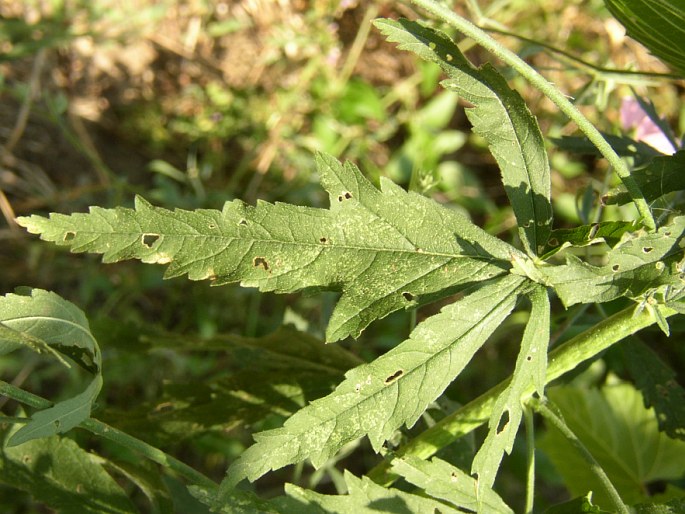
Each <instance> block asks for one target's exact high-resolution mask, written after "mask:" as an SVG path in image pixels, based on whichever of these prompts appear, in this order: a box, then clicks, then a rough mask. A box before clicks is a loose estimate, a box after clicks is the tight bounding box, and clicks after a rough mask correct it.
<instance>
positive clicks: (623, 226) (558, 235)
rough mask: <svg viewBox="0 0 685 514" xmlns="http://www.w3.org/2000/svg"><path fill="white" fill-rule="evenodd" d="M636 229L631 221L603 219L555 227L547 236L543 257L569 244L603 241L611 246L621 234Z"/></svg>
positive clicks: (581, 244)
mask: <svg viewBox="0 0 685 514" xmlns="http://www.w3.org/2000/svg"><path fill="white" fill-rule="evenodd" d="M636 229H637V225H636V224H635V223H634V222H632V221H603V222H601V223H591V224H590V225H580V226H578V227H575V228H559V229H555V230H552V233H551V234H550V236H549V239H548V241H547V246H546V247H545V251H544V257H543V258H549V257H551V256H552V255H554V254H555V253H557V252H559V251H560V250H562V249H564V248H568V247H569V246H575V247H582V246H588V245H592V244H596V243H601V242H604V243H606V244H608V245H609V246H611V247H613V246H616V244H617V243H618V242H619V241H620V240H621V237H622V236H623V234H625V233H626V232H633V231H635V230H636Z"/></svg>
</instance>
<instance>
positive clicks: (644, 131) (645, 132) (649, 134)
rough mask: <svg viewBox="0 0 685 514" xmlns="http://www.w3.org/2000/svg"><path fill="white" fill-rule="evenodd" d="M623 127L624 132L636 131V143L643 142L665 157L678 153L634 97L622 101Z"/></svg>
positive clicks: (624, 98) (626, 97)
mask: <svg viewBox="0 0 685 514" xmlns="http://www.w3.org/2000/svg"><path fill="white" fill-rule="evenodd" d="M621 126H622V127H623V129H624V130H630V129H635V140H636V141H642V142H644V143H646V144H648V145H649V146H651V147H652V148H654V149H655V150H658V151H659V152H660V153H662V154H664V155H672V154H674V153H676V151H677V148H675V147H674V146H673V143H671V141H670V140H669V139H668V137H666V135H665V134H664V133H663V132H662V130H661V129H660V128H659V127H658V126H657V124H656V123H654V122H653V121H652V120H651V118H650V117H649V115H648V114H647V113H646V112H645V111H644V109H642V107H641V106H640V103H639V102H638V101H637V100H636V99H635V98H634V97H632V96H625V97H623V99H622V101H621Z"/></svg>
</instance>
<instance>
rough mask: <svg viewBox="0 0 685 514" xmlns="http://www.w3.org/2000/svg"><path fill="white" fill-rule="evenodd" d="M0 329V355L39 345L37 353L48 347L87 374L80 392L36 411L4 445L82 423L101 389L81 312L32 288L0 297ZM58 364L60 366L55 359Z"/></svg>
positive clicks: (97, 353) (96, 358) (95, 351)
mask: <svg viewBox="0 0 685 514" xmlns="http://www.w3.org/2000/svg"><path fill="white" fill-rule="evenodd" d="M0 327H2V330H0V348H1V349H2V350H3V351H5V352H6V351H11V350H14V349H17V348H18V347H19V346H21V345H20V344H19V343H18V341H19V342H21V341H26V342H28V343H27V345H28V346H29V347H31V348H33V349H36V347H35V344H38V343H36V342H40V344H39V346H38V347H37V348H45V347H49V348H50V349H51V350H52V351H53V352H60V353H61V354H63V355H66V356H68V357H71V358H72V359H73V360H74V361H75V362H76V363H77V364H78V365H80V366H81V367H83V368H84V369H86V370H87V371H89V372H90V373H92V374H93V378H92V380H91V382H90V383H89V384H88V386H87V387H86V389H85V390H84V391H83V392H82V393H79V394H78V395H76V396H74V397H72V398H69V399H67V400H64V401H61V402H58V403H56V404H55V405H54V406H52V407H50V408H48V409H45V410H42V411H38V412H36V413H35V414H34V415H33V416H32V417H31V421H30V422H29V423H27V424H26V425H24V426H23V427H21V428H20V429H19V430H18V431H17V432H16V433H15V434H14V435H13V436H12V437H11V439H10V440H9V442H8V445H9V446H16V445H18V444H22V443H25V442H26V441H30V440H32V439H37V438H40V437H48V436H51V435H54V434H59V433H62V432H66V431H67V430H70V429H71V428H73V427H75V426H76V425H78V424H79V423H81V421H83V420H85V419H87V418H88V417H89V416H90V410H91V407H92V405H93V402H94V401H95V399H96V398H97V395H98V393H99V392H100V389H101V387H102V375H101V374H100V373H101V372H100V367H101V363H102V361H101V356H100V350H99V348H98V346H97V342H96V341H95V339H94V338H93V335H92V334H91V332H90V328H89V326H88V320H87V319H86V317H85V315H84V314H83V312H82V311H81V310H80V309H78V308H77V307H76V306H75V305H73V304H71V303H69V302H67V301H66V300H64V299H62V298H60V297H59V296H57V295H56V294H54V293H50V292H48V291H43V290H40V289H33V290H32V291H31V294H30V296H23V295H17V294H8V295H5V296H2V297H0ZM17 334H20V336H17ZM8 336H10V338H9V339H8ZM29 343H30V344H29ZM60 361H61V362H63V363H64V362H66V361H64V359H61V358H60Z"/></svg>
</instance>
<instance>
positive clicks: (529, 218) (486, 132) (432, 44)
mask: <svg viewBox="0 0 685 514" xmlns="http://www.w3.org/2000/svg"><path fill="white" fill-rule="evenodd" d="M376 26H377V27H378V28H379V29H380V30H381V32H383V34H384V35H385V36H386V37H387V38H388V40H389V41H391V42H394V43H398V46H399V48H401V49H403V50H409V51H411V52H414V53H415V54H417V55H418V56H419V57H421V58H422V59H424V60H427V61H431V62H435V63H437V64H438V65H440V67H441V68H442V70H443V71H444V72H445V73H446V74H447V76H448V79H447V80H445V81H443V82H442V85H443V86H444V87H445V88H446V89H448V90H450V91H455V92H456V93H458V94H459V95H460V96H461V97H462V98H464V99H465V100H467V101H469V102H471V104H473V107H470V108H467V109H466V114H467V116H468V118H469V120H470V121H471V123H472V124H473V129H474V131H475V132H476V133H478V134H480V135H481V136H483V137H484V138H485V140H486V141H487V142H488V145H489V147H490V151H491V152H492V155H493V156H494V157H495V160H496V161H497V164H498V165H499V167H500V171H501V174H502V182H503V183H504V188H505V190H506V192H507V195H508V196H509V201H510V203H511V205H512V208H513V210H514V214H515V215H516V219H517V221H518V225H519V234H520V236H521V240H522V242H523V244H524V246H525V247H526V249H527V251H528V253H529V254H530V255H538V254H539V253H541V252H542V250H543V248H544V245H545V244H546V242H547V239H548V237H549V233H550V230H551V228H552V204H551V202H550V195H551V183H550V168H549V162H548V160H547V152H546V151H545V145H544V140H543V138H542V133H541V132H540V128H539V126H538V123H537V121H536V119H535V117H534V116H533V115H532V114H531V112H530V111H529V110H528V107H527V106H526V104H525V102H524V101H523V98H522V97H521V96H520V95H519V94H518V93H517V92H516V91H514V90H512V89H510V88H509V86H508V84H507V82H506V80H505V79H504V78H503V77H502V75H500V74H499V72H498V71H497V70H495V68H493V67H492V66H491V65H489V64H486V65H484V66H482V67H480V68H476V67H474V66H473V65H472V64H471V63H470V62H469V61H468V60H467V59H466V58H465V57H464V56H463V54H462V53H461V52H460V50H459V48H458V47H457V46H456V45H455V44H454V42H452V40H451V39H450V38H448V37H447V36H446V35H445V34H443V33H441V32H438V31H436V30H434V29H431V28H429V27H426V26H424V25H422V24H420V23H417V22H412V21H408V20H399V21H393V20H377V21H376Z"/></svg>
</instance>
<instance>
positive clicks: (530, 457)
mask: <svg viewBox="0 0 685 514" xmlns="http://www.w3.org/2000/svg"><path fill="white" fill-rule="evenodd" d="M523 424H524V425H525V427H526V451H527V455H526V460H527V462H526V505H525V507H524V509H523V512H525V513H526V514H532V512H533V505H534V503H535V424H534V423H533V411H532V410H531V408H530V407H529V406H528V405H526V406H525V408H524V409H523Z"/></svg>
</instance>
